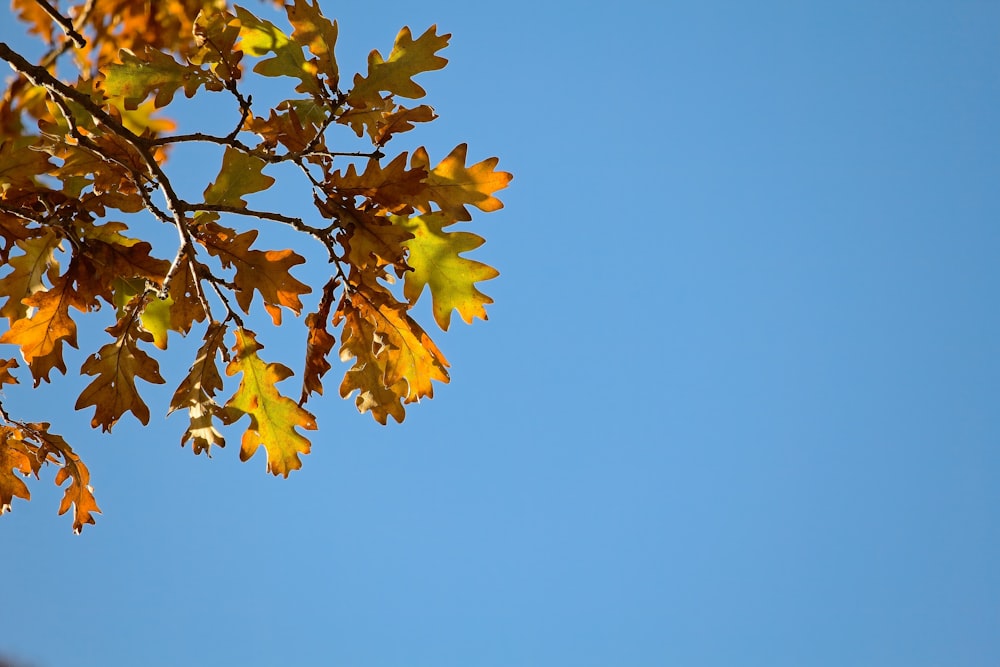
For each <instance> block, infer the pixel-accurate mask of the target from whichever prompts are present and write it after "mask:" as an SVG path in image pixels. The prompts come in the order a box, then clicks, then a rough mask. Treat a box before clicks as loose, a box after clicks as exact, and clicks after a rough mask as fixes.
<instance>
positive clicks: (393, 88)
mask: <svg viewBox="0 0 1000 667" xmlns="http://www.w3.org/2000/svg"><path fill="white" fill-rule="evenodd" d="M449 38H451V35H450V34H445V35H438V34H437V26H434V25H432V26H431V27H430V28H428V29H427V30H426V31H425V32H424V34H422V35H421V36H420V37H418V38H417V39H413V35H412V33H411V32H410V29H409V28H403V29H402V30H400V31H399V34H398V35H397V36H396V43H395V44H393V47H392V51H391V52H390V53H389V58H388V60H383V59H382V54H381V53H379V52H378V51H372V52H371V53H370V54H369V55H368V74H367V75H366V76H361V74H355V75H354V87H353V88H352V89H351V92H350V93H348V96H347V101H348V103H349V104H351V106H354V107H366V106H369V105H370V104H372V103H376V102H377V101H378V100H381V99H382V98H381V95H380V94H379V93H380V92H381V91H386V92H389V93H392V94H394V95H400V96H402V97H408V98H410V99H416V98H418V97H423V96H424V95H425V94H426V91H425V90H424V89H423V88H421V87H420V86H419V85H417V83H416V82H415V81H413V77H414V76H416V75H417V74H420V73H421V72H431V71H433V70H438V69H442V68H443V67H444V66H445V65H447V64H448V60H447V59H446V58H442V57H441V56H439V55H437V52H438V51H440V50H441V49H443V48H444V47H446V46H448V39H449Z"/></svg>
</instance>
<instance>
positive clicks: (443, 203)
mask: <svg viewBox="0 0 1000 667" xmlns="http://www.w3.org/2000/svg"><path fill="white" fill-rule="evenodd" d="M467 149H468V146H467V145H466V144H459V145H458V146H456V147H455V149H454V150H453V151H452V152H451V153H450V154H449V155H448V157H446V158H445V159H443V160H441V163H440V164H438V166H436V167H434V169H430V160H429V159H428V157H427V151H426V150H424V149H423V148H422V147H421V148H418V149H417V150H415V151H414V152H413V159H412V160H411V161H410V166H411V167H413V168H414V169H426V170H427V171H428V172H429V173H428V176H427V180H426V182H425V183H426V188H425V189H424V190H423V191H422V193H421V195H420V199H418V200H416V201H414V204H413V206H414V207H415V208H416V209H417V210H419V211H421V212H422V213H430V212H431V207H430V203H431V202H435V203H436V204H437V205H438V206H440V207H441V210H442V211H443V212H444V213H446V214H447V215H448V216H449V217H450V218H452V219H453V220H472V216H471V215H469V212H468V211H467V210H466V208H465V206H466V205H472V206H475V207H476V208H478V209H479V210H481V211H487V212H489V211H496V210H499V209H501V208H503V203H502V202H501V201H500V200H499V199H497V198H496V197H494V196H493V193H494V192H496V191H497V190H501V189H503V188H505V187H507V184H508V183H510V180H511V178H513V176H511V174H509V173H507V172H505V171H495V168H496V166H497V162H499V160H498V159H497V158H495V157H491V158H489V159H487V160H483V161H482V162H479V163H477V164H474V165H472V166H471V167H466V166H465V154H466V151H467Z"/></svg>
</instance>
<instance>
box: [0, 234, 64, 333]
mask: <svg viewBox="0 0 1000 667" xmlns="http://www.w3.org/2000/svg"><path fill="white" fill-rule="evenodd" d="M17 247H18V248H20V249H21V250H23V251H24V254H23V255H18V256H16V257H12V258H11V259H10V261H9V262H8V265H9V266H10V267H11V268H12V269H13V271H12V272H11V273H9V274H7V275H6V276H4V278H3V280H0V293H2V294H3V295H5V296H7V297H8V299H7V303H5V304H4V305H3V308H2V309H0V315H3V316H4V317H6V318H7V319H8V320H9V321H10V323H11V324H13V323H14V322H16V321H17V320H19V319H21V318H23V317H26V316H27V315H28V307H27V306H26V305H24V303H23V302H22V299H24V298H26V297H29V296H31V295H32V294H34V293H35V292H39V291H41V290H43V289H45V285H44V284H43V283H42V278H43V277H47V278H48V279H49V281H50V282H52V281H54V280H55V279H56V277H57V276H58V275H59V263H58V262H57V261H56V260H55V251H56V249H57V248H58V247H59V237H58V236H56V234H55V232H53V231H52V230H51V229H46V230H45V231H44V233H43V234H42V235H41V236H37V237H35V238H31V239H25V240H19V241H17Z"/></svg>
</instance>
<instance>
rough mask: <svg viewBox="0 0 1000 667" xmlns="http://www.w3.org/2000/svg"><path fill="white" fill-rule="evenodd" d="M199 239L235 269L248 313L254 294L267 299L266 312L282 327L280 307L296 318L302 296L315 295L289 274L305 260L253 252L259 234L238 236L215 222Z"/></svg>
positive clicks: (271, 252) (288, 253) (287, 253)
mask: <svg viewBox="0 0 1000 667" xmlns="http://www.w3.org/2000/svg"><path fill="white" fill-rule="evenodd" d="M196 233H197V238H198V240H199V241H201V242H202V243H203V244H204V245H205V247H206V248H207V249H208V252H209V253H210V254H212V255H214V256H216V257H218V258H219V259H220V260H221V261H222V265H223V266H224V267H227V268H228V267H230V266H232V267H235V268H236V276H235V277H234V278H233V282H234V283H235V284H236V286H237V290H236V302H237V303H238V304H239V305H240V308H242V309H243V311H244V312H250V303H251V302H252V300H253V293H254V290H256V291H257V292H259V293H260V295H261V297H262V298H263V299H264V308H265V309H266V310H267V312H268V313H270V315H271V318H272V319H273V320H274V324H275V325H278V324H281V310H280V309H279V306H284V307H285V308H288V309H290V310H291V311H292V312H294V313H295V314H296V315H298V314H299V313H300V312H301V311H302V301H301V300H300V299H299V295H300V294H308V293H309V292H311V291H312V288H310V287H309V286H308V285H306V284H304V283H301V282H299V281H298V280H296V279H295V278H293V277H292V274H291V273H289V270H290V269H291V268H292V267H293V266H295V265H297V264H301V263H303V262H304V261H305V260H304V259H303V258H302V257H301V256H300V255H297V254H295V253H294V252H292V251H291V250H267V251H260V250H251V249H250V245H251V244H252V243H253V242H254V240H255V239H256V238H257V230H256V229H251V230H250V231H247V232H243V233H242V234H237V233H236V232H235V231H234V230H232V229H227V228H226V227H222V226H221V225H217V224H215V223H213V222H209V223H205V224H204V225H202V226H201V228H199V229H198V230H197V231H196Z"/></svg>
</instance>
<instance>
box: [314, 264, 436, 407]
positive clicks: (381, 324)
mask: <svg viewBox="0 0 1000 667" xmlns="http://www.w3.org/2000/svg"><path fill="white" fill-rule="evenodd" d="M353 287H354V289H353V290H351V291H350V293H349V294H347V295H345V296H344V297H343V298H342V299H341V301H340V304H339V306H338V308H337V312H336V313H335V315H334V320H333V322H334V324H335V325H336V324H339V323H340V322H343V324H344V329H343V333H342V344H341V348H340V358H341V360H342V361H349V360H350V359H351V358H354V360H355V363H354V367H353V368H352V371H354V375H353V376H352V375H351V372H350V371H349V372H348V376H345V378H344V384H342V385H341V395H342V396H343V397H344V398H347V396H349V395H350V393H351V391H352V390H354V389H358V390H360V392H361V393H360V395H359V397H358V400H357V402H358V408H359V409H362V411H364V406H366V405H369V404H372V402H374V403H375V404H378V405H380V406H383V407H385V408H386V409H387V410H388V408H389V407H390V406H389V405H388V403H387V400H386V394H385V390H389V392H390V394H391V395H393V396H395V397H396V399H400V400H402V401H403V402H404V403H413V402H415V401H418V400H420V399H421V398H424V397H427V398H431V397H433V396H434V387H433V385H432V381H438V382H448V381H449V377H448V371H447V367H448V361H447V360H446V359H445V357H444V355H443V354H442V353H441V351H440V350H439V349H438V347H437V345H435V344H434V341H432V340H431V338H430V336H428V335H427V333H426V332H425V331H424V330H423V329H422V328H421V327H420V325H419V324H417V322H416V321H415V320H414V319H413V318H412V317H410V315H409V314H408V313H407V306H406V304H403V303H400V302H398V301H396V299H395V297H394V296H393V295H392V293H391V292H389V291H388V290H386V289H384V288H382V287H381V286H379V285H378V283H376V282H375V281H374V280H371V279H369V278H367V277H366V276H360V277H358V276H355V278H354V281H353ZM374 369H377V370H378V373H375V372H374ZM362 382H369V384H367V385H364V386H362V384H361V383H362ZM390 412H391V410H390Z"/></svg>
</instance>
